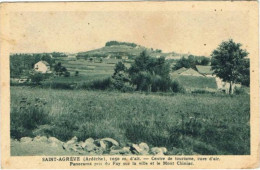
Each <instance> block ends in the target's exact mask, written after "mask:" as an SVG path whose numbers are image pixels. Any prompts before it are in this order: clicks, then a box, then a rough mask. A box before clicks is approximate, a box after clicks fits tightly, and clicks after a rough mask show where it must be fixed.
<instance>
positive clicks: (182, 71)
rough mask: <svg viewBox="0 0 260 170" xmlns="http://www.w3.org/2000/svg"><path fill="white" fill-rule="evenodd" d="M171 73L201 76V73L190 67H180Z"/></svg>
mask: <svg viewBox="0 0 260 170" xmlns="http://www.w3.org/2000/svg"><path fill="white" fill-rule="evenodd" d="M172 74H173V75H183V76H197V77H202V76H203V75H202V74H200V73H199V72H197V71H196V70H194V69H192V68H185V67H182V68H180V69H178V70H176V71H174V72H173V73H172Z"/></svg>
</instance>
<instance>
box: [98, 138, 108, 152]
mask: <svg viewBox="0 0 260 170" xmlns="http://www.w3.org/2000/svg"><path fill="white" fill-rule="evenodd" d="M99 144H100V147H101V148H102V149H104V150H106V149H107V145H106V144H105V142H104V141H102V140H101V141H100V142H99Z"/></svg>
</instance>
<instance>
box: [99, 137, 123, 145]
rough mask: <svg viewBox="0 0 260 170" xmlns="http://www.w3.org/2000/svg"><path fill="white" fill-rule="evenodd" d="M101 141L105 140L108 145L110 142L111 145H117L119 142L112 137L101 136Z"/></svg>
mask: <svg viewBox="0 0 260 170" xmlns="http://www.w3.org/2000/svg"><path fill="white" fill-rule="evenodd" d="M101 141H104V142H106V143H108V144H110V145H111V144H112V146H113V145H115V146H119V143H118V142H117V141H116V140H114V139H112V138H103V139H101Z"/></svg>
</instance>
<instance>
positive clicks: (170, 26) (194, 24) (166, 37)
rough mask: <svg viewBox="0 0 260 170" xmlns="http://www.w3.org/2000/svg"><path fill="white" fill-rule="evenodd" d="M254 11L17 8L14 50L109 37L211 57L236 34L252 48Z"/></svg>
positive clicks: (91, 44)
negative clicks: (21, 9) (80, 10)
mask: <svg viewBox="0 0 260 170" xmlns="http://www.w3.org/2000/svg"><path fill="white" fill-rule="evenodd" d="M248 18H249V14H248V11H246V10H244V11H228V10H224V9H223V10H222V9H216V10H214V11H188V10H187V11H185V10H183V11H182V10H181V11H180V10H176V11H163V9H162V10H161V11H158V10H157V11H106V12H104V11H103V12H102V11H89V12H87V11H82V12H77V11H66V12H63V11H59V12H54V11H53V12H14V13H12V15H11V17H10V22H9V24H10V36H11V38H12V39H13V40H14V42H15V43H14V44H13V45H12V48H11V50H12V52H13V53H37V52H53V51H57V52H69V53H75V52H82V51H88V50H93V49H97V48H101V47H103V46H104V44H105V43H106V42H107V41H111V40H117V41H125V42H133V43H136V44H139V45H142V46H145V47H148V48H154V49H161V50H162V51H163V52H172V51H174V52H177V53H191V54H194V55H205V56H209V55H210V54H211V52H212V51H213V50H214V49H215V48H216V47H217V46H218V45H219V44H220V43H221V42H222V41H224V40H228V39H230V38H232V39H233V40H234V41H235V42H239V43H241V44H242V45H243V46H242V47H243V48H245V49H247V50H248V51H249V52H250V48H251V47H250V46H249V42H250V36H248V34H247V32H248V29H249V19H248Z"/></svg>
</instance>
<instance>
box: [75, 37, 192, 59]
mask: <svg viewBox="0 0 260 170" xmlns="http://www.w3.org/2000/svg"><path fill="white" fill-rule="evenodd" d="M142 51H146V52H147V53H149V55H150V56H152V57H157V58H158V57H161V56H163V57H166V58H168V59H175V58H176V59H179V58H181V57H182V56H186V55H187V54H178V53H175V52H170V53H163V52H162V50H160V49H153V48H147V47H144V46H141V45H138V44H135V43H131V42H120V41H108V42H106V43H105V46H104V47H101V48H98V49H95V50H90V51H85V52H79V53H77V57H79V58H88V57H103V58H106V57H110V58H111V57H112V58H121V57H124V56H127V57H128V58H129V59H133V58H135V57H136V56H138V55H140V53H141V52H142Z"/></svg>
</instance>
